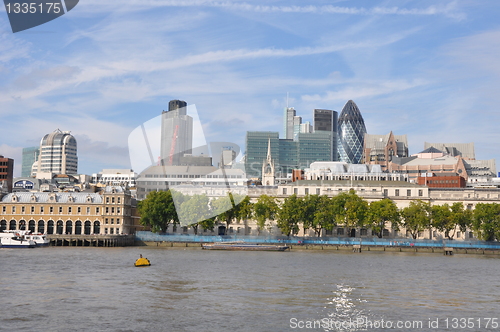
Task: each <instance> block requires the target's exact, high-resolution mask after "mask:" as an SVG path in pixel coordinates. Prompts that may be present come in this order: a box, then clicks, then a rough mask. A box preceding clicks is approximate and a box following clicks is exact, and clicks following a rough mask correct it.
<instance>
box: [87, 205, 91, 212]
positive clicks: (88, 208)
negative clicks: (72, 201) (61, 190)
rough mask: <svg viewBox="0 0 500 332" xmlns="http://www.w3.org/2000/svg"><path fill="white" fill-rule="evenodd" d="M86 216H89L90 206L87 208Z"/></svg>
mask: <svg viewBox="0 0 500 332" xmlns="http://www.w3.org/2000/svg"><path fill="white" fill-rule="evenodd" d="M87 214H90V206H87Z"/></svg>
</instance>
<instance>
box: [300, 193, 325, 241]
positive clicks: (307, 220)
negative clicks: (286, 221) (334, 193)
mask: <svg viewBox="0 0 500 332" xmlns="http://www.w3.org/2000/svg"><path fill="white" fill-rule="evenodd" d="M301 201H302V202H301V203H302V208H301V209H300V216H299V218H300V220H301V221H302V228H303V229H304V234H306V231H307V230H308V229H309V228H312V229H314V232H315V233H317V232H316V229H317V227H319V228H320V229H319V232H320V233H321V228H322V227H321V225H318V224H317V220H316V212H317V210H318V208H319V201H320V198H319V195H306V196H305V197H304V198H302V200H301Z"/></svg>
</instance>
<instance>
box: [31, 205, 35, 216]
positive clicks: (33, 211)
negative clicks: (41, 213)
mask: <svg viewBox="0 0 500 332" xmlns="http://www.w3.org/2000/svg"><path fill="white" fill-rule="evenodd" d="M33 213H35V207H34V206H32V207H31V214H33Z"/></svg>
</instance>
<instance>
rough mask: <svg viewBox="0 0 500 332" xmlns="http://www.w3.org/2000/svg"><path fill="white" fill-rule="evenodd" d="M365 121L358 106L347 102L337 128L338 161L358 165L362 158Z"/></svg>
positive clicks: (350, 101)
mask: <svg viewBox="0 0 500 332" xmlns="http://www.w3.org/2000/svg"><path fill="white" fill-rule="evenodd" d="M365 134H366V127H365V121H364V120H363V117H362V116H361V112H360V111H359V108H358V106H357V105H356V103H354V102H353V101H352V100H349V101H348V102H347V103H346V104H345V106H344V108H343V109H342V112H341V113H340V116H339V120H338V127H337V135H338V136H337V137H338V139H337V143H338V156H339V161H343V162H346V163H349V164H359V163H361V159H362V157H363V142H364V136H365Z"/></svg>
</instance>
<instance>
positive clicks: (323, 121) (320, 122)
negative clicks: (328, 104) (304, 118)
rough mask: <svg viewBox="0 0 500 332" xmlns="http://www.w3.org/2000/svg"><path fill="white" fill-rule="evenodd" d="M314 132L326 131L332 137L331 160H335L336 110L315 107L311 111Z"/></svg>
mask: <svg viewBox="0 0 500 332" xmlns="http://www.w3.org/2000/svg"><path fill="white" fill-rule="evenodd" d="M313 122H314V132H320V131H327V132H329V133H330V134H331V137H332V144H331V148H332V153H331V160H337V158H338V157H337V112H335V111H332V110H324V109H315V110H314V111H313Z"/></svg>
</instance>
